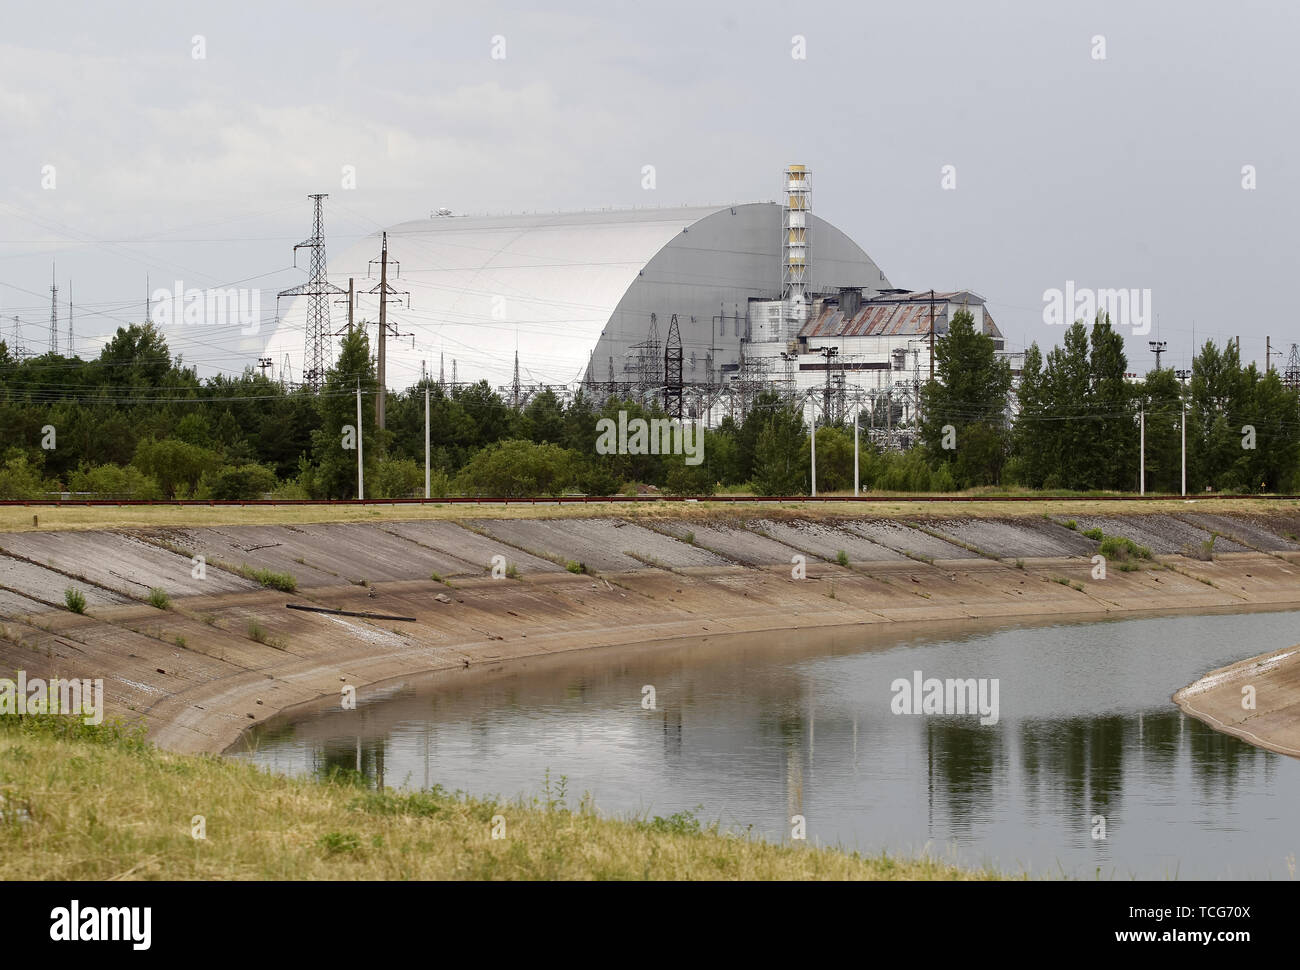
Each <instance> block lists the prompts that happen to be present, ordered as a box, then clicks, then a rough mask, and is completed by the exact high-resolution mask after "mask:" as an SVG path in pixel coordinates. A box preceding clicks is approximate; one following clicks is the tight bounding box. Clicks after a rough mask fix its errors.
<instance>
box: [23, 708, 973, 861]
mask: <svg viewBox="0 0 1300 970" xmlns="http://www.w3.org/2000/svg"><path fill="white" fill-rule="evenodd" d="M550 787H551V788H552V791H551V793H550V794H549V795H548V796H545V797H542V798H536V799H533V800H531V801H530V802H529V803H528V804H523V803H517V802H514V803H497V802H493V801H489V800H482V799H474V798H465V797H456V796H452V795H448V794H446V793H444V792H442V791H440V790H435V791H433V792H423V793H415V794H396V793H393V792H391V791H384V792H379V791H374V790H371V789H368V788H366V787H365V786H364V785H363V784H359V783H358V780H357V779H354V778H347V777H340V778H335V779H333V780H331V781H328V782H318V781H307V780H298V779H288V778H281V777H278V776H275V775H271V774H268V773H266V772H264V771H261V770H259V769H257V768H256V767H254V766H252V765H249V764H247V763H244V762H238V761H231V760H224V759H220V758H215V757H190V756H183V755H174V754H169V753H166V752H163V751H160V750H158V749H156V748H154V747H152V746H150V745H148V744H146V743H145V742H144V741H143V740H142V739H141V738H140V737H139V736H138V735H135V734H132V733H130V732H128V731H125V730H123V729H121V728H119V727H116V726H112V727H110V726H101V727H98V728H94V727H86V726H85V725H83V724H82V723H81V722H80V721H78V720H73V719H64V718H50V717H44V718H31V717H28V718H21V719H20V718H18V717H14V716H5V717H0V850H2V851H0V879H7V880H13V879H91V880H107V879H986V878H997V876H996V875H995V874H993V873H990V872H967V871H963V870H959V869H956V868H953V867H951V866H948V865H943V864H939V863H936V862H931V861H924V860H922V861H895V860H892V859H889V858H887V857H870V858H863V857H861V856H858V855H856V854H847V853H842V852H837V851H834V850H831V849H817V848H813V847H811V846H806V845H801V846H800V847H797V848H791V847H785V846H778V845H772V844H768V843H764V842H760V841H757V840H753V839H747V838H739V837H734V836H726V835H722V834H719V833H718V832H717V831H715V830H714V829H713V828H712V827H709V826H701V825H700V823H699V822H698V821H697V820H696V819H695V818H694V817H693V816H691V815H689V814H683V815H677V816H672V817H670V818H667V819H664V818H651V819H640V820H627V821H620V820H612V819H606V818H601V817H598V816H597V815H596V814H595V813H593V812H592V811H590V810H589V809H588V808H587V807H585V806H582V805H579V806H577V807H576V808H572V809H571V808H570V806H568V805H567V804H566V803H565V798H564V797H561V796H560V795H559V794H558V793H556V792H555V791H554V787H555V786H553V785H552V786H550ZM198 815H201V816H203V817H204V825H205V829H206V833H205V834H206V838H204V839H196V838H194V837H193V836H192V827H193V826H194V824H195V819H194V817H195V816H198ZM497 816H499V817H500V819H503V820H504V825H505V837H504V838H500V839H494V838H492V829H493V825H494V817H497ZM497 824H499V822H498V823H497Z"/></svg>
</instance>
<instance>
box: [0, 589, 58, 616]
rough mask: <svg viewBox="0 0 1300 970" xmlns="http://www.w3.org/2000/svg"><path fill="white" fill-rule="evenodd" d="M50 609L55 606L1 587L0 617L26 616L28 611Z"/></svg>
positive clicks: (38, 611) (36, 611)
mask: <svg viewBox="0 0 1300 970" xmlns="http://www.w3.org/2000/svg"><path fill="white" fill-rule="evenodd" d="M49 609H53V607H50V606H46V605H45V604H44V603H38V602H37V601H36V600H34V599H28V598H27V597H26V596H20V595H19V594H18V593H11V592H9V591H8V590H7V589H0V617H15V616H25V615H27V614H28V613H41V612H44V611H45V610H49Z"/></svg>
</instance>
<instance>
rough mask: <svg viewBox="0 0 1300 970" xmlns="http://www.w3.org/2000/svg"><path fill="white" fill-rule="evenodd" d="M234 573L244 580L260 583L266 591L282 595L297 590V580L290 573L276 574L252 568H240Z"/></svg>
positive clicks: (247, 566)
mask: <svg viewBox="0 0 1300 970" xmlns="http://www.w3.org/2000/svg"><path fill="white" fill-rule="evenodd" d="M235 572H237V573H239V575H241V576H243V577H244V578H245V579H251V580H252V581H253V582H255V583H260V584H261V585H262V586H264V587H265V588H267V589H278V590H280V591H281V592H283V593H293V592H296V591H297V589H298V580H296V579H294V577H293V575H292V574H291V573H277V572H272V571H271V570H269V569H254V568H253V567H252V566H249V565H243V566H240V567H239V568H238V569H236V570H235Z"/></svg>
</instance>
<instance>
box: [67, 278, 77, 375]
mask: <svg viewBox="0 0 1300 970" xmlns="http://www.w3.org/2000/svg"><path fill="white" fill-rule="evenodd" d="M68 356H69V357H76V356H77V341H76V338H75V336H74V335H73V332H72V280H68Z"/></svg>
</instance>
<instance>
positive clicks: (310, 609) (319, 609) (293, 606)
mask: <svg viewBox="0 0 1300 970" xmlns="http://www.w3.org/2000/svg"><path fill="white" fill-rule="evenodd" d="M284 608H285V609H287V610H302V611H304V612H306V613H329V614H330V615H331V616H359V617H361V618H362V619H363V620H402V621H403V622H405V623H414V622H416V620H415V617H413V616H388V615H386V614H384V613H357V612H355V611H353V610H331V609H330V608H329V607H327V606H303V605H302V604H300V603H285V604H284Z"/></svg>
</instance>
